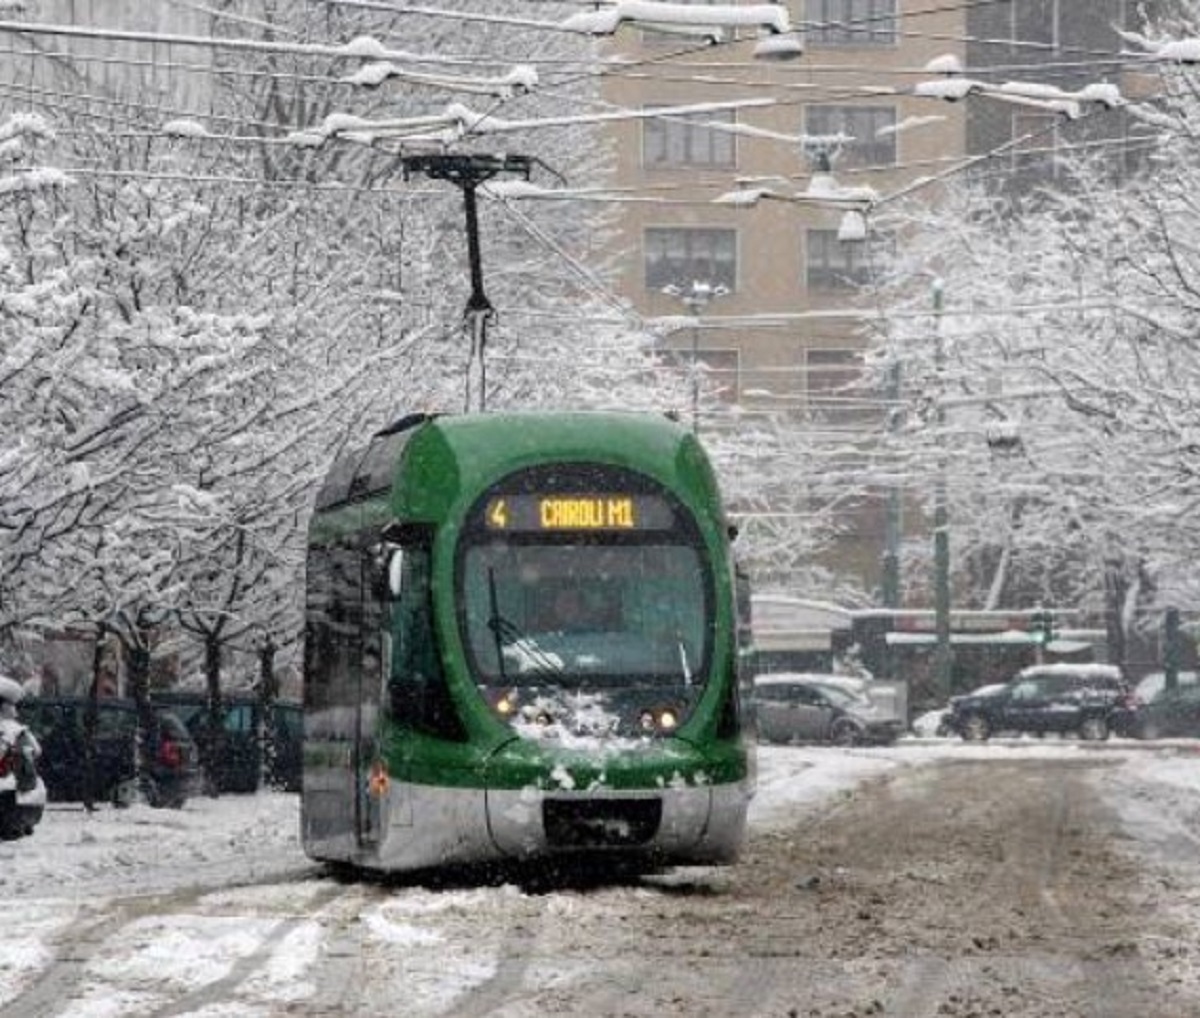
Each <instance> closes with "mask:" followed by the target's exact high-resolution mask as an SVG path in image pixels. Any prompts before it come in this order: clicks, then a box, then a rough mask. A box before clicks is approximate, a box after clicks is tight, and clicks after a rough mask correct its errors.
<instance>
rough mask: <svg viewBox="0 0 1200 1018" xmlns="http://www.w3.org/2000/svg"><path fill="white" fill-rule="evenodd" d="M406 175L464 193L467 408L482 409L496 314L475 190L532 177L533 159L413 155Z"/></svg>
mask: <svg viewBox="0 0 1200 1018" xmlns="http://www.w3.org/2000/svg"><path fill="white" fill-rule="evenodd" d="M401 164H402V165H403V167H404V179H405V180H408V179H409V178H410V177H411V176H412V174H414V173H424V174H425V176H427V177H429V178H431V179H432V180H448V181H450V183H452V184H454V185H456V186H457V187H459V188H460V189H461V190H462V193H463V209H464V211H465V212H466V217H467V261H468V263H469V266H470V270H471V295H470V296H469V297H468V298H467V307H466V310H465V311H464V312H463V321H464V324H465V327H466V331H467V334H468V335H469V337H470V340H471V355H470V360H469V361H468V364H467V386H466V395H465V399H464V410H466V411H468V412H469V411H470V410H471V409H472V405H473V404H475V409H478V410H479V411H480V412H483V411H484V410H486V409H487V363H486V361H485V360H484V352H485V350H486V348H487V330H488V325H489V324H490V323H491V321H492V319H493V318H494V317H495V315H496V311H495V309H494V308H493V307H492V302H491V301H490V300H488V297H487V294H486V293H485V292H484V290H483V256H482V254H481V253H480V248H479V213H478V207H477V204H476V195H475V192H476V190H477V189H478V187H479V185H480V184H482V183H485V182H486V181H488V180H491V179H492V178H493V177H495V176H498V175H499V174H501V173H515V174H518V175H520V176H521V177H523V178H524V179H525V180H528V179H529V173H530V170H531V169H532V166H533V160H532V159H530V158H529V157H528V156H509V155H502V156H492V155H414V156H405V157H404V158H403V159H402V160H401Z"/></svg>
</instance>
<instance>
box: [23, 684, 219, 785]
mask: <svg viewBox="0 0 1200 1018" xmlns="http://www.w3.org/2000/svg"><path fill="white" fill-rule="evenodd" d="M19 710H20V715H21V719H22V720H23V721H24V722H25V723H26V724H27V725H28V726H29V727H30V729H31V730H32V731H33V733H34V734H35V735H36V736H37V738H38V741H39V742H40V743H41V746H42V756H41V759H40V760H39V761H38V768H39V770H40V772H41V774H42V778H43V779H44V781H45V783H46V791H47V794H48V797H49V799H50V801H51V802H106V801H107V802H113V803H118V804H125V803H128V802H129V801H130V800H131V799H132V798H133V796H134V794H135V792H138V791H140V792H141V794H142V796H143V797H144V798H145V800H146V802H147V803H149V804H150V805H151V806H170V807H175V808H178V807H180V806H182V805H183V804H184V802H186V801H187V799H188V797H189V796H191V795H193V794H195V793H196V791H197V790H198V788H199V780H200V769H199V761H198V755H197V752H196V745H195V743H194V742H193V741H192V738H191V736H190V735H189V734H188V731H187V729H186V728H185V727H184V726H183V722H181V721H180V720H179V719H178V718H177V717H175V715H173V714H171V713H170V712H169V711H165V710H161V709H156V710H155V711H154V723H153V725H152V726H150V728H149V730H147V731H145V732H143V733H142V749H143V753H142V765H141V768H140V773H139V768H138V767H137V765H136V760H135V753H136V746H137V738H138V734H137V733H138V723H137V709H136V708H135V706H134V704H133V703H132V701H129V700H119V699H113V698H108V697H102V698H101V699H99V700H97V701H95V703H94V705H91V704H89V702H88V698H87V697H81V696H61V697H45V698H43V697H35V698H29V699H27V700H25V701H23V702H22V703H21V705H20V707H19ZM89 742H90V747H91V754H90V756H89V753H88V748H89Z"/></svg>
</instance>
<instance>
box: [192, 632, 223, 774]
mask: <svg viewBox="0 0 1200 1018" xmlns="http://www.w3.org/2000/svg"><path fill="white" fill-rule="evenodd" d="M204 682H205V686H206V691H207V697H208V702H207V704H206V707H205V712H206V714H207V717H206V718H205V720H204V724H203V725H201V727H200V745H199V747H198V748H199V750H200V759H201V762H202V764H203V765H204V775H205V784H206V785H207V786H208V794H209V795H211V796H214V797H215V796H217V795H218V794H220V791H221V786H222V784H223V782H222V778H223V776H224V765H223V759H224V757H223V754H224V742H225V737H224V736H225V705H224V703H223V702H222V699H221V641H220V638H219V637H218V636H217V635H216V634H215V633H208V634H206V635H205V637H204Z"/></svg>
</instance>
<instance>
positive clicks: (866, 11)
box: [804, 0, 896, 48]
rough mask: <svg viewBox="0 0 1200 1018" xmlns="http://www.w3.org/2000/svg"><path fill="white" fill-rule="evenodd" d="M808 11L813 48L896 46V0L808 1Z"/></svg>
mask: <svg viewBox="0 0 1200 1018" xmlns="http://www.w3.org/2000/svg"><path fill="white" fill-rule="evenodd" d="M805 11H806V17H805V25H804V37H805V39H806V40H807V42H808V44H809V46H812V47H813V48H820V47H823V46H824V47H834V46H894V45H895V43H896V0H808V3H807V4H806V7H805Z"/></svg>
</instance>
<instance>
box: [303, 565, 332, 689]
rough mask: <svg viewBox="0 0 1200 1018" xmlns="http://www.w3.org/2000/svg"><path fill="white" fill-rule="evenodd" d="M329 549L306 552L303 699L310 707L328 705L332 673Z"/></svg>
mask: <svg viewBox="0 0 1200 1018" xmlns="http://www.w3.org/2000/svg"><path fill="white" fill-rule="evenodd" d="M330 571H331V566H330V556H329V550H328V549H327V548H324V547H315V548H312V549H310V550H309V553H308V565H307V573H308V601H307V604H306V606H305V627H306V629H307V633H306V637H305V640H304V655H305V662H304V686H305V689H304V699H305V702H306V703H307V704H308V706H309V707H310V708H313V709H317V710H321V709H324V708H326V707H328V706H330V684H331V682H332V673H333V658H334V649H333V631H332V629H331V628H330V626H329V622H328V619H329V601H330V598H329V586H330V582H331V576H330Z"/></svg>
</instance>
